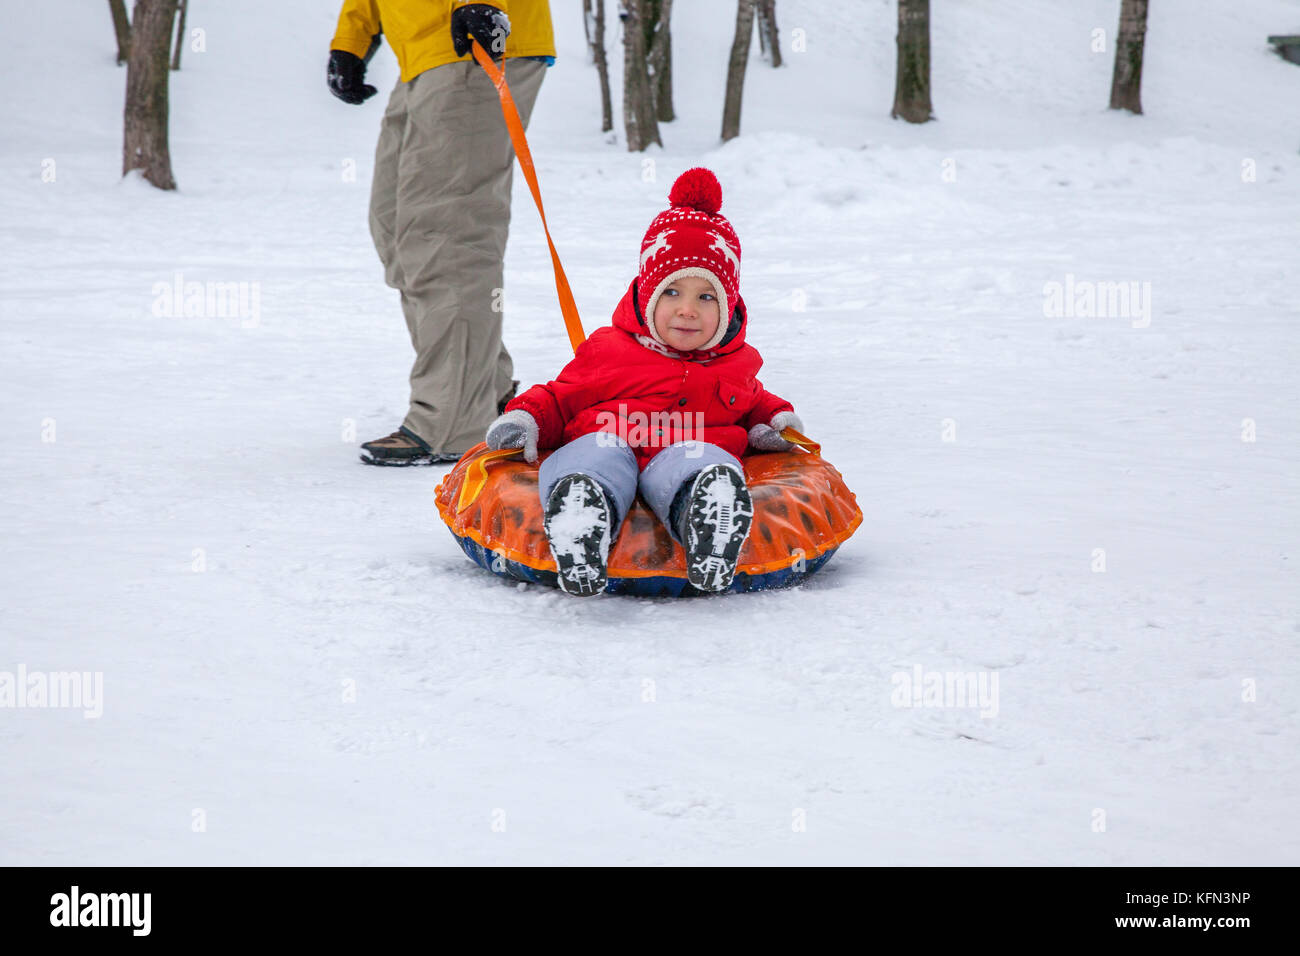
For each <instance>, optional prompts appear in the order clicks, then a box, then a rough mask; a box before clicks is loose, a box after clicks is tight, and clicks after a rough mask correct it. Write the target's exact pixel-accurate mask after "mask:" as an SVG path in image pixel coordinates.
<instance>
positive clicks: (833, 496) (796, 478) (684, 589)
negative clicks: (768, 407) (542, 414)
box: [434, 42, 862, 596]
mask: <svg viewBox="0 0 1300 956" xmlns="http://www.w3.org/2000/svg"><path fill="white" fill-rule="evenodd" d="M473 52H474V58H475V59H476V60H478V62H479V65H480V66H482V67H483V69H484V71H485V72H486V73H487V74H488V76H490V77H491V78H492V81H493V83H494V84H495V86H496V89H497V93H498V95H499V96H500V99H501V111H502V114H503V115H504V117H505V121H506V127H507V128H508V129H509V131H510V138H511V141H512V142H513V143H514V147H515V156H516V157H517V158H518V159H519V166H520V168H521V169H522V170H523V172H524V176H525V178H526V179H527V180H528V186H529V189H530V190H531V191H532V194H533V199H534V201H535V202H536V204H537V211H538V213H539V214H540V215H541V217H542V229H543V231H545V233H546V241H547V243H548V244H549V245H550V249H551V262H552V264H553V265H554V268H555V289H556V294H557V297H558V299H559V301H560V310H561V312H562V313H563V315H564V324H565V327H566V329H567V331H568V334H569V342H570V344H571V345H572V346H573V348H574V349H575V350H576V349H577V347H578V346H579V345H581V344H582V342H583V339H584V337H585V336H584V333H583V330H582V321H581V319H580V318H579V317H578V310H577V306H576V305H575V303H574V301H573V293H572V292H571V291H570V289H569V282H568V279H567V278H566V277H565V274H564V267H563V266H562V265H561V264H560V256H559V253H558V252H556V249H555V243H554V242H553V241H552V239H551V233H550V229H549V228H548V227H547V225H546V212H545V211H544V210H543V208H542V196H541V191H540V189H539V188H538V185H537V173H536V169H535V168H534V166H533V160H532V156H531V154H530V153H529V150H528V142H527V140H526V139H525V137H524V130H523V125H522V124H521V123H520V122H519V114H518V112H517V111H516V110H515V106H514V101H513V99H512V98H511V96H510V90H509V88H508V87H507V86H506V81H505V70H504V69H502V68H499V67H497V66H496V64H494V63H493V62H492V60H491V59H490V58H489V57H488V55H487V53H485V52H484V51H483V48H482V47H481V46H479V44H478V43H477V42H475V43H474V45H473ZM781 435H782V437H783V438H785V439H786V440H787V441H790V442H792V443H794V445H795V446H796V450H794V451H789V452H761V453H756V454H752V455H748V456H747V457H745V458H744V459H743V461H742V463H743V464H744V466H745V483H746V485H747V486H748V487H749V494H750V496H751V498H752V499H753V501H754V520H753V522H752V524H751V525H750V530H749V538H748V539H747V540H746V542H745V546H744V547H743V548H742V549H741V552H740V559H739V561H738V562H737V565H736V575H735V577H734V578H733V579H732V582H731V588H730V590H732V591H754V590H758V589H760V588H770V587H782V586H786V585H790V584H796V583H798V582H799V581H801V580H803V579H804V578H806V577H807V576H808V575H810V574H813V573H814V572H816V571H817V570H819V569H820V568H822V567H823V566H824V565H825V564H826V562H827V561H829V560H830V558H831V555H833V554H834V553H835V551H836V549H837V548H839V546H840V545H841V544H843V543H844V542H845V541H847V540H848V539H849V537H850V536H851V535H852V534H853V532H854V531H856V530H857V527H858V525H860V524H861V523H862V511H861V510H860V509H859V508H858V505H857V499H856V498H855V497H854V495H853V492H851V491H849V489H848V487H847V486H846V485H845V484H844V479H843V477H842V476H841V475H840V473H839V472H838V471H837V470H836V469H835V466H833V465H832V464H831V463H830V462H828V461H826V460H825V459H824V458H822V457H821V446H820V445H818V444H817V443H816V442H814V441H811V440H810V439H808V438H807V437H806V436H804V435H801V434H799V432H797V431H795V430H794V429H793V428H787V429H785V431H783V432H782V433H781ZM547 454H548V452H547V451H539V456H538V462H537V464H532V465H530V464H528V463H527V462H525V461H524V460H523V456H522V454H521V451H520V449H517V448H506V449H501V450H498V451H492V450H489V449H488V447H487V445H486V444H484V443H483V442H480V443H479V444H477V445H475V446H474V447H473V448H471V449H470V450H469V451H467V452H466V453H465V455H464V457H463V458H461V460H460V461H458V462H457V463H456V466H455V467H454V468H453V469H452V470H451V471H450V472H448V473H447V475H446V476H445V477H444V478H443V479H442V481H440V482H439V483H438V487H437V488H436V489H435V491H434V494H435V497H436V501H437V505H438V515H439V516H440V517H441V518H442V520H443V522H444V523H445V524H446V525H447V528H448V529H449V530H450V531H451V533H452V535H453V536H455V538H456V540H457V541H458V542H459V543H460V546H461V548H462V549H463V550H464V552H465V553H466V554H467V555H469V557H470V559H471V560H473V561H474V562H475V563H476V564H478V565H479V566H481V567H483V568H484V569H486V570H488V571H491V572H492V573H493V574H496V575H499V576H501V577H506V578H512V579H514V580H518V581H528V582H532V583H538V584H549V585H551V586H552V587H557V586H558V582H557V580H556V571H555V560H554V558H552V557H551V549H550V545H549V544H548V543H547V540H546V532H545V531H544V529H543V526H542V520H543V514H542V502H541V496H540V494H539V492H538V488H537V472H538V466H539V465H540V464H541V462H542V461H543V460H545V458H546V456H547ZM608 570H609V574H608V584H606V586H605V590H606V591H610V592H612V593H615V594H642V595H672V596H678V595H686V594H695V593H697V591H696V589H695V588H694V587H692V586H691V584H690V583H689V581H688V580H687V578H686V555H685V553H684V552H683V550H682V547H681V545H679V544H678V543H677V542H676V541H674V540H673V539H672V537H671V536H670V535H669V534H668V529H667V528H665V527H664V526H663V524H662V523H661V522H660V521H659V519H658V518H657V517H656V516H655V514H654V512H652V511H651V510H650V508H649V507H648V506H647V505H646V504H645V502H643V501H642V500H641V497H640V496H639V495H638V496H637V497H636V499H635V500H634V501H633V503H632V507H631V509H630V510H629V512H628V514H627V517H626V518H625V519H624V521H623V525H622V528H621V529H620V530H619V531H618V535H617V537H616V538H615V540H614V543H613V546H612V548H611V550H610V555H609V563H608Z"/></svg>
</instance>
